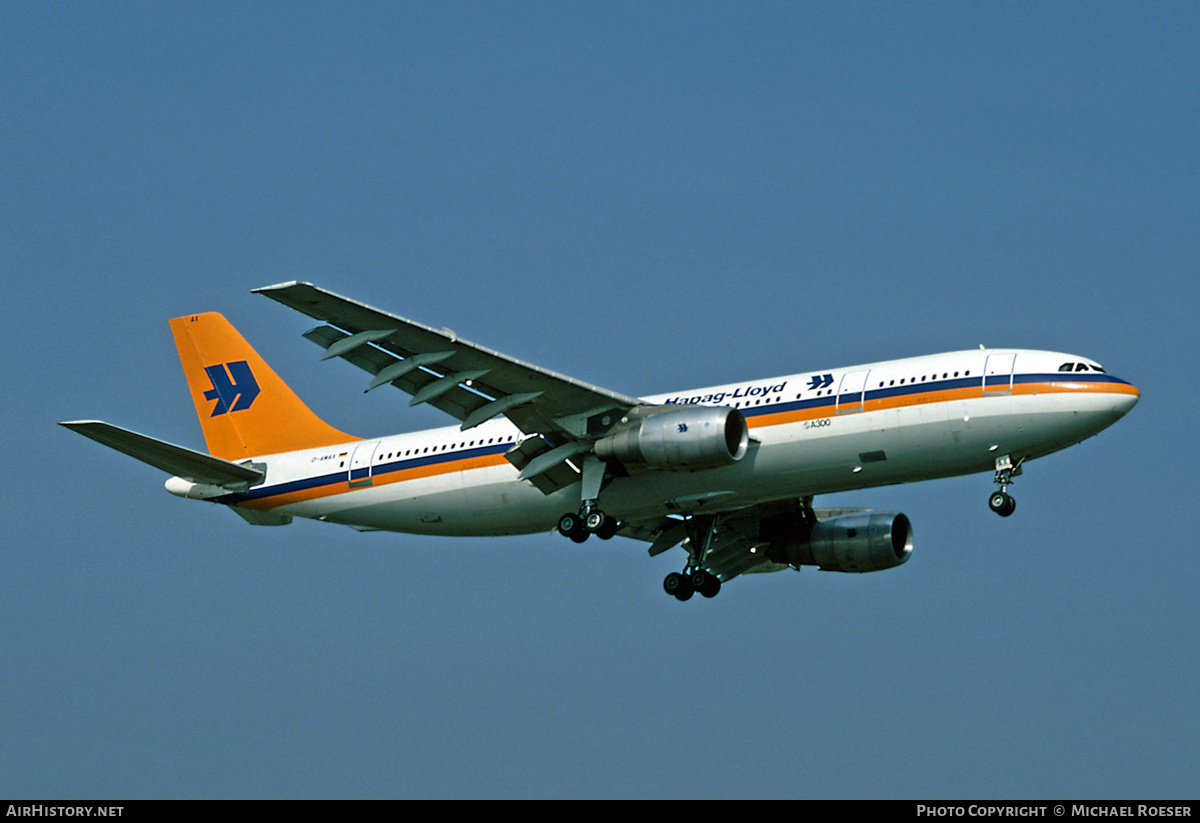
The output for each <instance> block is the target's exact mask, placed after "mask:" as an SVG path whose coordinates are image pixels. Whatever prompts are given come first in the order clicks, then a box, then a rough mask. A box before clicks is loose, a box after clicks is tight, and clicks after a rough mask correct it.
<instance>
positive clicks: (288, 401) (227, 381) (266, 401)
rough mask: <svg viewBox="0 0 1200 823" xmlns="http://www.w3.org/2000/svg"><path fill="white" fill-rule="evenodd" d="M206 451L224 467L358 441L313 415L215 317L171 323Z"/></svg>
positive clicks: (234, 331) (233, 331)
mask: <svg viewBox="0 0 1200 823" xmlns="http://www.w3.org/2000/svg"><path fill="white" fill-rule="evenodd" d="M171 332H172V334H174V335H175V346H176V347H177V348H178V349H179V361H180V363H182V365H183V373H184V375H185V376H186V377H187V383H188V389H189V390H190V391H191V393H192V402H193V403H195V405H196V414H197V415H198V416H199V417H200V427H201V428H202V429H204V441H205V443H207V444H208V452H209V454H211V455H213V456H214V457H220V458H221V459H223V460H243V459H245V458H247V457H253V456H255V455H260V454H272V453H274V452H283V451H293V450H295V449H311V448H319V447H321V446H330V445H333V444H335V443H346V442H349V441H351V440H357V439H358V438H356V437H351V436H350V435H348V434H345V433H343V432H340V431H338V430H337V429H335V428H333V427H332V426H330V425H329V424H328V423H326V422H325V421H324V420H322V419H321V418H319V417H317V416H316V415H315V414H313V413H312V411H311V410H309V408H308V406H306V405H304V401H302V400H301V399H300V398H299V397H297V396H296V393H295V392H293V391H292V390H291V389H290V388H288V386H287V384H286V383H284V382H283V381H282V380H281V379H280V378H279V375H277V374H275V372H274V370H272V369H271V367H270V366H268V365H267V363H266V361H264V360H263V359H262V358H261V357H259V356H258V352H256V351H255V350H254V349H253V348H251V347H250V344H249V343H247V342H246V340H245V339H244V338H243V337H242V336H241V335H240V334H239V333H238V331H237V329H235V328H234V327H233V326H232V325H231V324H230V323H229V321H228V320H226V319H225V318H224V317H223V316H221V315H220V314H217V313H216V312H208V313H206V314H190V315H187V316H186V317H176V318H175V319H174V320H172V321H171Z"/></svg>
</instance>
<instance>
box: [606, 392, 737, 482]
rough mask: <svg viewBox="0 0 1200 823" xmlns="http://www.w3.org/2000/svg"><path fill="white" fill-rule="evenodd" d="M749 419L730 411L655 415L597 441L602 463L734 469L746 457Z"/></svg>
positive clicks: (705, 408) (716, 408)
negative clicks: (605, 461) (725, 467)
mask: <svg viewBox="0 0 1200 823" xmlns="http://www.w3.org/2000/svg"><path fill="white" fill-rule="evenodd" d="M749 448H750V430H749V429H748V428H746V418H745V417H743V416H742V413H741V412H740V411H738V410H737V409H735V408H731V407H729V406H688V407H686V408H673V409H668V410H666V411H652V412H650V413H648V414H646V415H645V416H644V417H642V418H641V419H640V420H637V421H634V422H631V423H630V424H629V425H628V426H627V427H626V428H623V429H621V430H619V431H616V432H614V433H613V434H610V435H609V436H608V437H605V438H603V439H602V440H599V441H597V442H596V456H597V457H599V458H600V459H601V460H607V461H617V462H620V463H624V464H627V465H644V466H649V467H651V468H654V469H666V470H668V471H689V472H691V471H703V470H704V469H715V468H719V467H720V466H729V465H732V464H734V463H736V462H737V461H739V460H741V459H742V458H743V457H745V456H746V452H747V451H748V450H749Z"/></svg>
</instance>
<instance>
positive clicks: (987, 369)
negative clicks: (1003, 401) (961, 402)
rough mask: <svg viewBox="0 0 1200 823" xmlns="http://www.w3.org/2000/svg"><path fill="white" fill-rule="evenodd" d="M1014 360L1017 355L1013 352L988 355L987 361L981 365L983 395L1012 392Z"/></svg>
mask: <svg viewBox="0 0 1200 823" xmlns="http://www.w3.org/2000/svg"><path fill="white" fill-rule="evenodd" d="M1016 360H1017V355H1016V354H1015V353H1013V352H1009V353H1007V354H989V355H988V358H987V362H986V363H984V365H983V394H984V396H985V397H986V396H989V395H1001V394H1012V387H1013V366H1014V365H1015V364H1016Z"/></svg>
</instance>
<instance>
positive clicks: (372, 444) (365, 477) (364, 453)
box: [346, 440, 379, 489]
mask: <svg viewBox="0 0 1200 823" xmlns="http://www.w3.org/2000/svg"><path fill="white" fill-rule="evenodd" d="M377 448H379V441H378V440H370V441H367V442H365V443H359V444H358V445H357V446H356V447H355V448H354V453H353V454H351V455H350V473H349V474H348V475H347V477H346V479H347V480H348V481H349V482H350V488H352V489H364V488H366V487H367V486H370V485H371V484H372V483H373V482H374V481H373V480H372V477H371V466H372V463H373V462H374V460H373V458H374V457H375V450H376V449H377Z"/></svg>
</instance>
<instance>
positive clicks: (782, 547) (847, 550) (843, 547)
mask: <svg viewBox="0 0 1200 823" xmlns="http://www.w3.org/2000/svg"><path fill="white" fill-rule="evenodd" d="M912 550H913V533H912V524H911V523H909V521H908V518H907V517H905V516H904V515H902V514H897V513H895V512H856V513H854V514H844V515H842V516H840V517H833V518H830V519H829V520H821V521H819V522H817V523H816V524H814V525H813V527H812V530H811V532H810V533H809V534H808V535H807V536H803V537H801V536H797V537H785V538H781V539H778V540H775V541H772V545H771V550H770V551H771V559H772V560H776V561H777V562H783V563H789V564H791V565H793V566H801V565H803V566H820V567H821V569H822V570H823V571H836V572H876V571H880V570H882V569H890V568H892V567H893V566H899V565H900V564H901V563H903V562H905V561H906V560H908V557H909V555H910V554H912Z"/></svg>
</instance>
